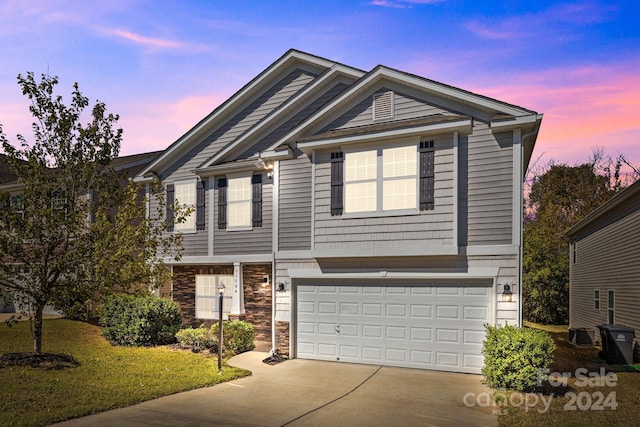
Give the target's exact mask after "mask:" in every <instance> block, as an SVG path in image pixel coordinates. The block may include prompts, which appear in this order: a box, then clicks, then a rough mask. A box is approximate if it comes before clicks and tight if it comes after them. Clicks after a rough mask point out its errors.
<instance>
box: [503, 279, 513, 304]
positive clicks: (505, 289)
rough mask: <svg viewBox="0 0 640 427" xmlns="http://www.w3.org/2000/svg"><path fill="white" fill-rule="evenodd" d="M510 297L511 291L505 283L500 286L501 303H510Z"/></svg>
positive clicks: (511, 295) (509, 286)
mask: <svg viewBox="0 0 640 427" xmlns="http://www.w3.org/2000/svg"><path fill="white" fill-rule="evenodd" d="M512 297H513V291H511V285H510V284H509V283H505V284H504V285H502V301H503V302H511V299H512Z"/></svg>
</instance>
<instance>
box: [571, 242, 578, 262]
mask: <svg viewBox="0 0 640 427" xmlns="http://www.w3.org/2000/svg"><path fill="white" fill-rule="evenodd" d="M571 260H572V262H573V263H574V264H575V263H576V262H577V261H578V248H577V245H576V239H572V240H571Z"/></svg>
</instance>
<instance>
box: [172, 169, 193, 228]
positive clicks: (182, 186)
mask: <svg viewBox="0 0 640 427" xmlns="http://www.w3.org/2000/svg"><path fill="white" fill-rule="evenodd" d="M174 191H175V193H174V197H175V199H174V205H175V206H176V207H178V208H180V209H189V208H191V209H192V211H191V213H190V214H189V215H187V216H185V221H184V222H181V223H178V222H176V223H175V225H174V229H175V231H193V230H195V229H196V212H195V208H196V183H195V181H184V182H176V183H175V186H174Z"/></svg>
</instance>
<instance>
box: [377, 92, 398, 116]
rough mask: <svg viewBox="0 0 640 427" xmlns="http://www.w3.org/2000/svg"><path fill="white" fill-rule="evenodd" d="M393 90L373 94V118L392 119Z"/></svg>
mask: <svg viewBox="0 0 640 427" xmlns="http://www.w3.org/2000/svg"><path fill="white" fill-rule="evenodd" d="M393 115H394V108H393V92H392V91H388V92H383V93H376V94H375V95H373V120H374V121H375V120H385V119H393Z"/></svg>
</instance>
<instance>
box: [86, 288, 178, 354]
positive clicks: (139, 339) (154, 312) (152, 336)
mask: <svg viewBox="0 0 640 427" xmlns="http://www.w3.org/2000/svg"><path fill="white" fill-rule="evenodd" d="M98 316H99V322H100V326H102V335H103V336H104V337H105V338H106V339H107V340H108V341H109V342H111V343H112V344H119V345H130V346H142V345H145V346H148V345H159V344H168V343H172V342H174V340H175V334H176V332H178V330H180V325H181V324H182V315H181V314H180V306H179V305H178V303H177V302H175V301H170V300H168V299H164V298H159V297H157V296H155V295H142V296H137V295H128V294H119V295H113V296H110V297H107V299H106V300H105V302H104V303H103V304H102V305H101V306H100V307H99V308H98Z"/></svg>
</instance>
